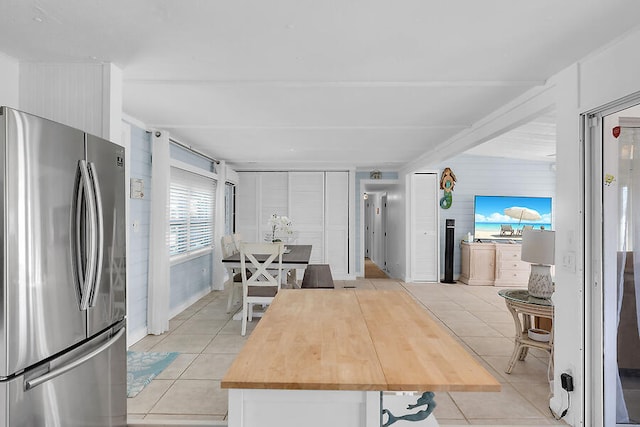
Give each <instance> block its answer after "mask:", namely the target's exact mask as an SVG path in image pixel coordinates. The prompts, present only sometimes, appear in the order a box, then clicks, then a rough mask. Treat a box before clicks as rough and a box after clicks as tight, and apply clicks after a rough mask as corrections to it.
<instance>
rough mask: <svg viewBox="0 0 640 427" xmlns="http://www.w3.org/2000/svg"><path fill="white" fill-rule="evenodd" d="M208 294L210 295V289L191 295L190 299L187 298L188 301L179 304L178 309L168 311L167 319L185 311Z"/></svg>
mask: <svg viewBox="0 0 640 427" xmlns="http://www.w3.org/2000/svg"><path fill="white" fill-rule="evenodd" d="M209 293H211V288H208V289H204V290H202V291H200V292H198V293H197V294H195V295H193V296H192V297H191V298H189V299H188V300H186V301H185V302H183V303H182V304H180V305H179V306H178V307H176V308H174V309H172V310H170V311H169V319H171V318H173V317H174V316H176V315H178V314H180V313H182V312H183V311H184V310H185V309H187V308H188V307H189V306H190V305H191V304H193V303H194V302H196V301H198V300H199V299H200V298H202V297H203V296H205V295H208V294H209Z"/></svg>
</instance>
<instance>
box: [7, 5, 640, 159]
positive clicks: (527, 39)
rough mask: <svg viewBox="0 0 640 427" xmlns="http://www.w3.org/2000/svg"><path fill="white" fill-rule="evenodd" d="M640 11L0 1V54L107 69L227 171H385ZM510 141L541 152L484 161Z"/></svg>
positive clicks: (145, 110)
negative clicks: (98, 65) (353, 168)
mask: <svg viewBox="0 0 640 427" xmlns="http://www.w3.org/2000/svg"><path fill="white" fill-rule="evenodd" d="M638 16H640V2H638V1H637V0H607V1H605V0H563V1H557V0H536V1H516V0H483V1H479V0H449V1H446V2H445V1H435V0H409V1H403V0H398V1H391V0H367V1H364V0H324V1H310V0H276V1H264V0H234V1H231V0H219V1H204V0H174V1H169V0H164V1H161V0H112V1H101V0H64V1H63V0H57V1H54V0H0V52H4V53H6V54H7V55H9V56H12V57H15V58H18V59H20V60H22V61H48V62H60V61H76V62H77V61H99V62H113V63H115V64H116V65H117V66H118V67H120V68H121V69H122V70H123V74H124V107H123V108H124V111H125V113H126V114H128V115H130V116H132V117H134V118H136V119H139V120H141V121H142V122H144V123H146V124H147V125H148V126H150V127H156V128H162V129H166V130H169V132H170V133H171V135H172V136H174V137H175V138H176V139H178V140H180V141H182V142H185V143H187V144H190V145H192V146H194V147H196V148H198V149H200V150H202V151H204V152H207V153H209V154H211V155H213V156H214V157H217V158H220V159H225V160H227V161H228V162H229V163H231V164H232V165H234V166H235V167H236V168H237V169H242V168H251V167H254V168H255V167H277V166H278V165H282V164H286V165H289V166H291V165H295V166H297V167H313V166H318V165H332V166H335V167H344V166H356V167H358V168H361V169H365V170H366V169H397V168H399V167H401V166H402V165H404V164H406V163H407V162H409V161H411V160H413V159H415V158H416V157H418V156H420V155H422V154H424V153H425V152H428V151H429V149H430V148H431V147H434V146H436V145H438V144H440V143H442V142H443V141H446V140H447V139H449V138H450V137H451V136H453V135H455V134H456V133H458V132H460V131H461V130H464V129H467V128H469V127H471V126H472V125H473V123H475V122H476V121H478V120H479V119H480V118H482V117H484V116H486V115H487V114H488V113H490V112H491V111H493V110H494V109H496V108H497V107H499V106H501V105H503V104H505V103H506V102H508V101H509V100H512V99H513V98H515V97H517V96H518V95H520V94H522V93H523V92H525V91H527V90H528V89H530V88H532V87H534V86H538V85H542V84H544V82H545V80H546V79H547V78H548V77H550V76H551V75H553V74H554V73H556V72H558V71H560V70H561V69H563V68H564V67H566V66H568V65H570V64H571V63H573V62H575V61H576V60H578V59H580V58H581V57H583V56H585V55H587V54H588V53H589V52H591V51H593V50H595V49H597V48H599V47H601V46H603V45H605V44H607V43H609V42H611V41H612V40H613V39H615V38H617V37H619V36H620V35H622V34H624V33H625V32H627V31H629V30H630V29H631V28H632V27H634V26H636V25H638ZM531 126H532V127H533V131H534V133H538V132H537V130H536V128H537V127H538V126H537V125H535V124H532V125H531ZM543 127H545V130H543V131H542V132H541V133H542V134H543V135H542V139H541V141H542V140H545V141H546V140H548V137H549V134H548V130H546V126H543ZM553 139H554V140H555V138H553ZM522 140H525V142H526V144H528V145H530V146H531V148H532V149H531V150H530V151H532V152H534V151H536V146H535V144H541V143H542V142H536V143H535V144H534V143H532V142H531V140H530V139H529V138H528V136H526V135H524V134H513V135H512V137H510V138H508V139H507V137H506V136H505V138H504V140H503V141H502V142H500V144H501V145H500V147H501V148H499V149H498V152H499V153H502V154H505V153H507V152H511V151H516V152H518V153H522V152H523V150H521V149H511V148H512V147H513V146H515V145H516V143H519V142H520V143H521V142H522ZM547 150H549V149H547ZM547 154H550V153H547ZM545 156H546V154H545ZM545 156H543V157H545Z"/></svg>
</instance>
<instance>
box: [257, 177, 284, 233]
mask: <svg viewBox="0 0 640 427" xmlns="http://www.w3.org/2000/svg"><path fill="white" fill-rule="evenodd" d="M259 195H260V203H259V206H260V234H259V236H258V237H259V239H258V241H262V240H264V239H265V236H266V234H267V233H271V231H272V230H271V229H270V227H269V218H271V216H272V215H273V214H276V215H278V216H282V215H285V216H288V215H289V214H288V212H289V209H288V208H289V206H288V205H289V203H288V199H289V177H288V173H287V172H261V173H260V192H259ZM276 237H277V238H278V237H280V238H281V237H282V236H276Z"/></svg>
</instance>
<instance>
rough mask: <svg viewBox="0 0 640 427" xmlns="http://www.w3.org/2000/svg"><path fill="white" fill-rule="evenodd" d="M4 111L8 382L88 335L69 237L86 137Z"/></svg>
mask: <svg viewBox="0 0 640 427" xmlns="http://www.w3.org/2000/svg"><path fill="white" fill-rule="evenodd" d="M0 111H2V115H1V117H0V123H1V125H0V127H2V129H1V130H0V145H1V147H0V156H2V157H3V158H2V159H1V162H0V164H2V166H1V167H2V169H3V170H2V172H3V173H2V174H0V179H1V180H2V183H1V185H0V191H1V192H2V195H1V197H0V204H2V208H1V209H0V212H1V213H2V214H3V215H4V218H3V219H4V221H3V222H2V229H1V231H0V233H2V236H1V239H2V243H3V245H0V247H1V248H2V251H3V252H4V253H3V261H4V262H3V264H2V267H1V268H2V271H1V273H2V274H1V275H2V283H1V285H0V343H2V345H1V346H0V377H7V376H9V375H10V374H12V373H15V372H18V371H20V370H22V369H25V368H27V367H28V366H30V365H32V364H34V363H36V362H38V361H40V360H43V359H45V358H47V357H50V356H52V355H54V354H56V353H58V352H60V351H62V350H64V349H65V348H67V347H69V346H71V345H73V344H75V343H78V342H80V341H82V340H83V339H85V338H86V320H85V318H86V315H85V314H84V313H83V312H81V311H80V309H79V298H78V289H77V286H76V284H75V282H74V275H73V273H72V262H71V251H70V240H69V239H70V227H71V225H70V224H71V215H72V212H71V204H72V203H71V202H72V196H73V191H74V180H75V174H76V169H77V164H78V160H79V159H82V158H83V156H84V133H83V132H81V131H79V130H77V129H73V128H70V127H67V126H64V125H61V124H58V123H54V122H51V121H48V120H44V119H41V118H38V117H35V116H32V115H29V114H25V113H21V112H18V111H16V110H12V109H9V108H6V107H3V108H2V109H1V110H0ZM5 349H6V351H5Z"/></svg>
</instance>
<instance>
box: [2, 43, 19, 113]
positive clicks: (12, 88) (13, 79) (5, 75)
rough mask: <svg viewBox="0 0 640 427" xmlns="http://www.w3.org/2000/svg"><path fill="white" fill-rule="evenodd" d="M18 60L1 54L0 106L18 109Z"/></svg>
mask: <svg viewBox="0 0 640 427" xmlns="http://www.w3.org/2000/svg"><path fill="white" fill-rule="evenodd" d="M19 71H20V66H19V64H18V60H16V59H14V58H12V57H10V56H7V55H5V54H4V53H2V52H0V105H5V106H7V107H13V108H18V107H19V105H18V100H19V98H18V82H19V81H20V74H19Z"/></svg>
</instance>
